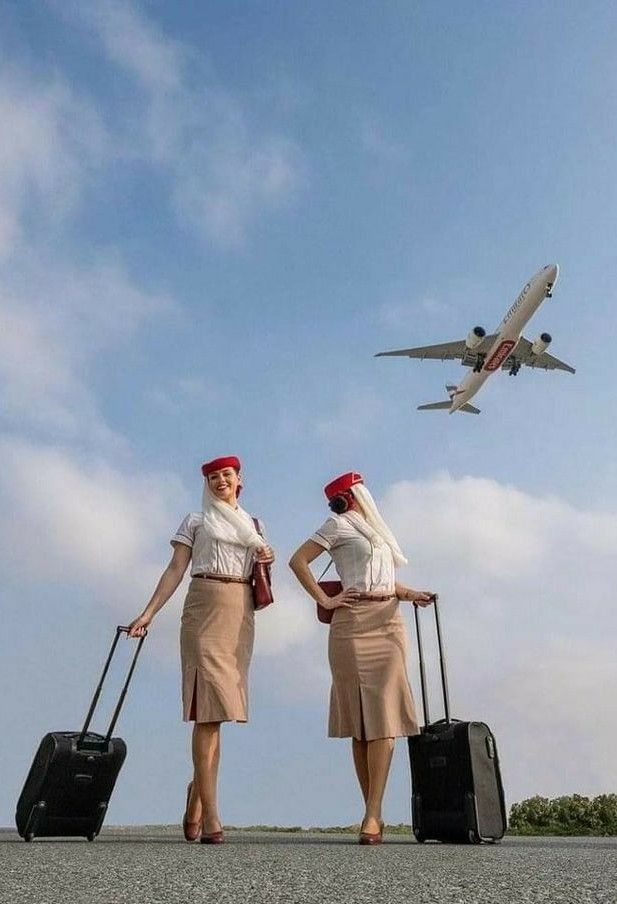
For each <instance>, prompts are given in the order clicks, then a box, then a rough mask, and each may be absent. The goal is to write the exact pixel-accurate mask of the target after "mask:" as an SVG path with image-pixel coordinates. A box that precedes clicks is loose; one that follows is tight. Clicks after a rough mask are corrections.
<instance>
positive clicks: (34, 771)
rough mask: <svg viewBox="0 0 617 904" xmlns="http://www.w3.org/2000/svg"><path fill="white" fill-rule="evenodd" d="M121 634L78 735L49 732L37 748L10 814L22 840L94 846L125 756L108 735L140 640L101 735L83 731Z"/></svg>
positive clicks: (119, 741)
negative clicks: (77, 840)
mask: <svg viewBox="0 0 617 904" xmlns="http://www.w3.org/2000/svg"><path fill="white" fill-rule="evenodd" d="M123 631H128V628H125V627H122V626H119V627H118V628H117V629H116V636H115V638H114V641H113V643H112V645H111V650H110V652H109V656H108V657H107V661H106V663H105V666H104V668H103V674H102V675H101V680H100V681H99V684H98V687H97V689H96V691H95V692H94V697H93V699H92V703H91V705H90V709H89V710H88V715H87V716H86V721H85V723H84V727H83V728H82V730H81V731H80V732H79V731H78V732H73V731H53V732H50V733H49V734H46V735H45V737H44V738H43V740H42V741H41V743H40V744H39V748H38V750H37V752H36V754H35V757H34V760H33V762H32V766H31V767H30V772H29V773H28V777H27V779H26V782H25V785H24V787H23V790H22V792H21V794H20V796H19V800H18V802H17V810H16V813H15V822H16V823H17V831H18V832H19V834H20V835H21V837H22V838H23V839H24V840H25V841H32V839H33V838H35V837H37V836H51V835H54V836H75V835H81V836H84V837H85V838H87V839H88V841H94V839H95V838H96V836H97V835H98V833H99V832H100V830H101V826H102V825H103V820H104V818H105V813H106V811H107V805H108V803H109V798H110V797H111V792H112V791H113V789H114V785H115V783H116V779H117V778H118V774H119V772H120V769H121V767H122V764H123V762H124V758H125V757H126V744H125V743H124V741H123V740H122V738H112V736H111V735H112V732H113V730H114V727H115V725H116V721H117V719H118V716H119V715H120V710H121V708H122V704H123V703H124V698H125V696H126V692H127V690H128V686H129V682H130V680H131V677H132V675H133V671H134V669H135V665H136V663H137V657H138V656H139V652H140V650H141V647H142V644H143V642H144V640H145V635H144V636H143V637H141V638H140V640H139V643H138V644H137V648H136V650H135V655H134V656H133V660H132V662H131V666H130V669H129V672H128V675H127V678H126V681H125V682H124V686H123V688H122V691H121V693H120V699H119V700H118V704H117V706H116V709H115V711H114V713H113V716H112V719H111V722H110V724H109V728H108V730H107V734H106V735H105V736H103V735H100V734H94V732H91V731H88V728H89V725H90V720H91V718H92V715H93V713H94V710H95V707H96V704H97V702H98V699H99V696H100V694H101V689H102V687H103V682H104V680H105V676H106V675H107V671H108V669H109V665H110V663H111V660H112V657H113V655H114V652H115V650H116V646H117V644H118V640H119V638H120V634H121V633H122V632H123Z"/></svg>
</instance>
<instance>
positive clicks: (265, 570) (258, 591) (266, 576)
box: [251, 518, 274, 611]
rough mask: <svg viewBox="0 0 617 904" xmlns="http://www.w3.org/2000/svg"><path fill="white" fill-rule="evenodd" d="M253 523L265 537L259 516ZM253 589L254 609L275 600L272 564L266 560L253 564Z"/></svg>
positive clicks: (261, 607)
mask: <svg viewBox="0 0 617 904" xmlns="http://www.w3.org/2000/svg"><path fill="white" fill-rule="evenodd" d="M253 524H254V525H255V530H256V531H257V533H258V534H259V535H260V537H263V534H262V532H261V530H260V529H259V521H258V520H257V518H253ZM251 590H252V592H253V609H255V610H256V611H258V610H259V609H265V608H266V606H269V605H270V603H273V602H274V596H273V595H272V580H271V576H270V566H269V565H266V563H265V562H255V563H254V564H253V574H252V582H251Z"/></svg>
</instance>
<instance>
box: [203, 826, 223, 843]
mask: <svg viewBox="0 0 617 904" xmlns="http://www.w3.org/2000/svg"><path fill="white" fill-rule="evenodd" d="M199 840H200V842H201V843H202V844H223V843H224V841H225V833H224V832H223V830H222V829H219V830H218V831H217V832H205V833H204V834H203V835H202V836H201V838H200V839H199Z"/></svg>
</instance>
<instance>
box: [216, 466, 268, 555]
mask: <svg viewBox="0 0 617 904" xmlns="http://www.w3.org/2000/svg"><path fill="white" fill-rule="evenodd" d="M201 510H202V512H203V518H204V529H205V531H206V534H207V535H208V536H209V537H211V538H212V539H213V540H221V541H222V542H223V543H233V544H235V545H236V546H246V547H248V548H249V549H250V548H253V549H257V548H258V547H259V546H265V544H266V541H265V540H264V538H263V537H262V536H261V535H260V534H258V533H257V531H256V530H255V525H254V524H253V519H252V518H251V516H250V515H249V514H248V512H245V511H244V509H243V508H241V507H240V506H239V505H238V506H237V507H236V508H233V506H231V505H229V503H227V502H223V501H222V500H221V499H218V498H217V497H216V496H215V495H214V493H213V492H212V490H211V489H210V487H209V486H208V479H207V478H206V479H205V481H204V491H203V495H202V500H201Z"/></svg>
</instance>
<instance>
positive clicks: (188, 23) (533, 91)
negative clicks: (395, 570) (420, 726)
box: [0, 0, 617, 825]
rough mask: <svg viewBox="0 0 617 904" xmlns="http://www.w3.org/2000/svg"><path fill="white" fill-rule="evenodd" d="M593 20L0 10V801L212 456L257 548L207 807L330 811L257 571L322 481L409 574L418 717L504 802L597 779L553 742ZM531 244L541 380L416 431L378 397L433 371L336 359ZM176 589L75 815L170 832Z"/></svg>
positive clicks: (603, 141)
mask: <svg viewBox="0 0 617 904" xmlns="http://www.w3.org/2000/svg"><path fill="white" fill-rule="evenodd" d="M616 25H617V11H616V10H615V7H614V5H613V4H610V3H600V2H592V3H591V4H587V5H586V7H585V8H584V9H583V8H582V7H581V6H580V4H575V3H549V2H539V3H535V4H533V5H531V4H524V5H521V4H514V3H505V2H497V3H495V2H493V3H483V2H476V3H468V2H462V3H442V4H439V5H438V6H436V5H435V4H431V3H405V2H385V3H382V4H379V5H378V6H376V5H374V4H365V5H361V4H360V5H359V4H357V3H343V2H334V3H312V4H310V5H301V4H289V3H283V2H268V3H257V2H248V3H247V2H244V3H234V2H228V3H225V4H217V3H197V2H185V3H182V4H172V3H169V2H142V3H121V4H120V3H115V2H111V0H110V2H107V0H102V2H91V3H90V2H88V3H77V2H74V3H72V2H62V3H60V2H55V0H49V2H46V3H34V2H29V0H21V2H19V3H15V2H4V3H2V4H0V50H1V51H2V64H1V65H0V115H1V117H2V121H3V123H4V126H3V139H2V142H1V143H0V327H1V329H0V391H1V394H2V396H1V397H2V400H3V401H2V408H1V411H0V535H1V537H2V541H3V546H4V549H5V560H6V574H5V580H4V582H3V588H2V590H1V591H0V601H1V605H2V610H3V623H4V632H3V636H2V638H0V663H1V664H0V674H1V675H2V679H3V687H5V688H6V689H8V692H7V693H6V695H5V698H4V700H3V704H2V707H3V724H4V725H7V724H10V725H13V726H14V730H13V731H12V732H11V741H10V744H9V745H8V746H7V749H6V750H4V751H3V753H4V755H5V756H6V758H7V760H6V761H7V767H6V768H5V770H4V781H3V784H2V787H1V788H0V823H2V824H5V825H6V824H9V823H10V822H11V820H12V810H13V805H14V801H15V798H16V796H17V794H18V791H19V787H20V785H21V782H22V780H23V777H24V774H25V771H26V768H27V764H28V761H29V758H30V755H31V751H33V749H34V746H35V744H36V742H37V740H38V738H39V736H40V735H41V734H42V733H43V732H44V731H45V730H47V729H51V728H69V727H71V726H72V725H74V724H76V723H77V722H78V720H79V715H80V713H81V711H82V710H83V709H84V708H85V705H86V702H87V698H88V693H89V692H90V688H91V687H92V686H93V685H94V682H95V678H96V672H97V669H98V663H99V661H100V660H102V657H103V654H104V651H105V647H106V645H107V642H108V639H109V637H110V632H111V630H112V628H113V625H114V624H115V623H117V622H118V621H127V620H129V619H130V618H131V617H133V616H134V615H135V614H137V612H138V611H139V610H140V609H141V607H142V606H143V604H144V602H145V601H146V600H147V598H148V596H149V594H150V592H151V588H152V586H153V584H154V582H155V581H156V578H157V576H158V573H159V572H160V570H161V569H162V567H163V566H164V564H165V561H166V557H167V555H168V552H169V548H168V546H167V543H168V538H169V536H170V535H171V534H172V533H173V531H174V530H175V528H176V527H177V525H178V523H179V522H180V520H181V519H182V517H183V516H184V514H185V513H186V512H187V511H189V510H190V509H193V508H195V507H196V506H197V505H198V503H199V499H200V474H199V465H200V463H201V462H202V461H203V460H205V459H207V458H209V457H212V456H214V455H218V454H223V453H227V452H235V453H237V454H239V455H240V456H241V458H242V459H243V461H244V463H245V480H246V491H245V496H244V497H243V499H245V500H246V505H247V507H249V508H250V509H251V510H253V511H254V512H256V513H258V514H259V515H261V516H262V517H263V518H264V520H265V521H266V525H267V527H268V531H269V534H270V537H271V539H272V542H273V544H274V545H275V547H276V548H277V551H278V555H279V561H278V564H277V568H276V573H275V579H276V584H277V597H278V598H277V605H276V611H275V610H274V609H272V610H271V611H268V612H264V613H261V614H260V615H259V618H258V640H257V648H256V657H255V661H254V666H253V685H254V687H253V704H252V705H253V719H252V722H251V724H250V726H248V727H230V728H229V730H228V731H226V737H225V760H224V768H223V776H222V782H223V786H222V807H223V814H224V817H225V819H226V820H228V821H230V822H231V821H233V822H236V823H249V822H275V821H277V822H281V823H292V824H311V823H312V824H316V823H324V822H329V823H332V822H351V821H354V820H357V819H358V816H359V809H358V801H357V794H356V792H355V788H354V785H353V781H352V778H351V774H350V766H349V763H348V760H349V751H348V750H347V745H346V744H345V743H344V742H334V741H329V740H327V739H326V738H325V719H326V705H327V702H326V695H327V685H328V676H327V664H326V652H325V634H324V632H323V630H322V629H321V628H318V626H317V624H316V622H314V619H313V615H312V608H311V607H312V604H311V602H310V601H308V600H306V599H304V598H303V596H302V593H301V592H300V590H299V589H297V588H296V587H294V585H293V582H292V581H291V578H290V577H288V574H287V569H286V566H285V562H286V560H287V558H288V556H289V553H290V552H291V551H292V550H293V549H294V548H295V546H296V545H297V544H298V543H299V542H300V541H301V540H302V539H304V538H305V537H306V536H308V535H309V534H310V533H311V532H312V530H313V529H314V528H315V527H316V526H317V525H318V524H319V523H320V522H321V520H322V519H323V518H324V517H325V514H326V510H325V507H324V501H323V496H322V492H321V487H322V486H323V484H324V483H325V482H326V481H327V480H328V479H330V478H331V477H332V476H333V475H335V474H337V473H339V472H340V471H344V470H349V469H351V468H354V469H359V470H361V471H362V472H363V473H364V474H365V475H366V478H367V482H368V483H369V485H370V486H371V488H372V489H373V491H374V493H375V495H376V496H377V497H378V498H379V499H380V500H381V504H382V505H383V507H384V511H386V513H387V514H388V516H389V518H390V520H391V521H392V523H393V524H394V525H395V526H396V528H397V533H398V534H399V537H400V539H401V542H402V544H403V545H404V546H405V548H406V549H407V551H408V553H409V558H410V561H411V566H410V568H409V569H408V571H407V573H406V577H407V579H408V580H409V581H410V582H411V583H415V584H424V585H427V586H433V587H436V588H437V589H439V590H440V592H441V594H442V598H443V601H444V610H445V611H444V619H445V626H446V631H447V636H448V640H449V647H450V661H451V669H452V673H453V675H452V679H453V680H452V696H453V704H454V709H455V710H457V714H459V715H460V716H461V717H474V718H486V719H487V720H488V721H489V722H490V723H491V724H492V725H493V727H494V728H495V731H496V734H497V737H498V740H500V741H501V744H502V749H503V752H502V755H503V758H504V771H505V779H506V786H507V790H508V793H509V796H510V799H511V800H515V799H520V798H521V797H522V796H525V795H528V794H531V793H535V792H536V791H537V792H540V793H555V794H557V793H570V792H575V791H579V792H582V793H599V792H600V791H604V790H606V791H609V790H614V783H615V778H614V768H613V766H612V763H611V762H609V758H608V756H606V757H604V756H603V755H602V754H596V753H593V754H590V752H589V751H588V749H587V744H588V741H586V735H587V733H588V726H589V722H590V719H591V721H592V723H593V724H595V725H597V733H598V734H597V745H596V746H597V747H599V748H606V749H609V748H610V744H612V743H614V740H615V735H614V731H615V729H614V724H615V720H614V718H613V719H611V718H609V717H608V713H607V704H606V702H603V695H602V690H601V689H602V688H606V689H608V688H609V687H611V686H613V687H614V684H615V681H616V680H617V674H616V672H615V666H614V663H613V659H614V656H613V654H612V652H611V648H610V643H609V639H610V637H611V635H612V634H614V630H615V627H616V625H615V614H614V606H613V587H614V581H615V577H616V574H615V566H614V553H613V550H614V541H615V540H617V478H616V476H615V469H614V466H613V460H612V454H611V452H612V449H613V447H614V444H615V439H616V436H615V420H614V418H613V417H612V409H613V404H614V391H613V377H614V374H613V370H614V362H613V344H614V339H615V334H616V317H615V293H614V285H615V277H616V275H617V274H616V272H615V271H616V269H617V266H616V264H615V252H614V241H613V238H612V237H613V236H614V235H615V234H616V229H615V225H616V224H615V219H616V216H617V215H616V211H617V204H616V201H617V198H616V194H617V180H616V175H617V163H616V161H617V156H616V150H617V126H616V123H617V117H616V116H615V112H616V110H615V103H616V91H615V86H616V84H617V71H616V70H617V63H616V62H615V57H614V46H613V44H614V40H613V36H614V33H615V26H616ZM553 261H556V262H558V263H559V264H560V267H561V275H560V280H559V283H558V285H557V288H556V291H555V294H554V298H553V299H552V300H550V301H547V302H546V303H545V304H544V305H543V307H542V308H541V310H540V312H539V313H538V314H537V315H536V317H535V319H534V320H533V321H532V323H531V324H530V326H529V329H528V331H527V332H528V335H529V337H530V338H532V339H533V338H534V337H535V336H536V335H538V334H539V333H540V332H543V331H545V330H547V331H548V332H550V333H551V334H552V336H553V346H552V349H551V350H552V351H553V352H554V354H556V355H557V356H558V357H560V358H562V359H564V360H566V361H568V362H569V363H571V364H572V365H574V366H575V367H576V368H577V373H576V375H575V376H570V375H569V374H564V373H558V372H557V373H541V372H539V373H536V372H533V371H524V372H523V371H522V372H521V373H520V374H519V375H518V377H516V379H513V378H510V377H508V376H507V375H505V374H499V375H498V376H496V377H495V378H494V379H493V380H492V381H490V382H489V383H488V384H487V386H486V387H485V389H484V390H483V391H482V393H481V394H480V395H479V396H478V397H477V402H478V405H479V407H480V408H481V409H482V414H481V415H480V417H478V418H471V417H469V418H468V417H465V416H463V415H458V416H455V417H447V416H446V415H442V414H440V413H439V412H436V413H424V414H422V413H419V412H417V411H416V406H417V405H418V404H421V403H423V402H429V401H436V400H439V399H442V398H444V397H445V390H444V384H445V383H446V382H450V381H452V380H454V381H457V380H460V379H461V378H462V376H463V371H462V369H461V368H460V367H459V366H458V365H457V364H456V363H454V362H449V363H436V362H424V363H420V362H409V361H405V360H400V359H399V360H397V359H377V360H376V359H374V358H373V355H374V354H375V352H377V351H381V350H384V349H389V348H396V347H401V346H408V345H415V344H423V343H425V342H427V343H428V342H436V341H445V340H448V339H459V338H462V337H463V336H465V335H466V334H467V333H468V332H469V329H470V328H471V327H472V326H474V325H476V324H481V325H483V326H484V327H485V328H486V329H487V330H490V329H492V328H493V327H494V326H495V325H496V324H497V323H498V322H499V321H500V320H501V318H502V316H503V314H504V312H505V311H506V310H507V308H508V307H509V305H510V304H511V302H512V301H513V299H514V298H515V297H516V295H517V294H518V292H519V291H520V288H521V287H522V285H523V284H524V283H525V282H526V280H527V279H528V277H530V276H531V275H532V274H533V273H534V272H536V270H538V269H539V268H540V267H541V266H543V265H545V264H547V263H549V262H553ZM181 602H182V593H181V592H179V593H178V594H177V596H176V598H175V599H174V600H173V601H172V602H170V604H169V606H168V608H167V609H166V610H165V611H164V612H163V613H162V614H161V615H160V617H159V619H158V620H157V621H156V622H155V625H154V628H153V630H152V632H151V636H150V637H149V638H148V648H147V650H145V652H144V661H143V662H142V663H141V665H140V670H139V673H138V675H137V678H136V682H135V688H134V691H133V692H132V695H131V698H130V700H129V703H128V704H127V710H126V713H125V715H124V716H123V719H122V722H121V731H122V734H123V736H124V737H126V739H127V742H128V744H129V748H130V759H129V760H128V761H127V764H126V767H125V769H124V771H123V773H122V778H121V780H120V784H119V786H118V793H117V795H116V797H115V798H114V802H113V809H112V811H111V812H110V817H109V818H110V820H111V821H117V822H125V821H136V822H140V821H147V822H155V821H165V822H170V821H174V820H175V819H176V818H177V812H176V811H177V810H178V807H179V801H181V797H182V791H181V789H182V786H183V783H184V781H185V778H186V775H187V773H188V767H187V762H188V761H187V732H186V729H185V727H184V726H182V725H181V724H180V723H179V700H178V665H177V627H178V618H179V612H180V608H181ZM412 677H413V671H412ZM609 723H611V724H609ZM538 726H541V731H539V730H538ZM551 741H554V742H555V747H554V748H553V746H552V744H551ZM560 745H561V746H560ZM399 748H400V749H399V750H398V753H397V760H396V763H395V771H394V773H393V776H392V781H391V784H390V789H389V792H388V794H389V797H388V813H387V816H388V818H389V819H392V820H394V821H396V820H401V821H403V820H406V819H407V818H408V793H409V792H408V778H407V768H406V763H405V758H404V750H403V747H402V745H399ZM554 749H557V750H561V753H560V754H559V755H557V758H556V759H555V756H554ZM566 750H568V751H569V752H568V753H565V751H566ZM273 751H276V755H275V757H273V756H272V753H273ZM551 751H553V752H551ZM570 751H571V753H570ZM154 786H155V787H156V788H157V793H156V795H153V794H152V792H151V788H152V787H154ZM275 788H278V789H279V790H278V793H275V791H274V790H273V789H275Z"/></svg>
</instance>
